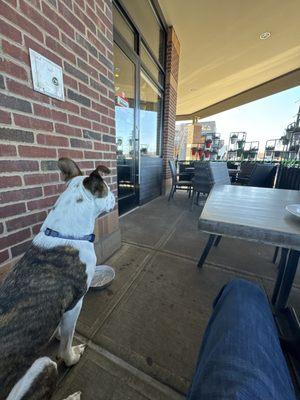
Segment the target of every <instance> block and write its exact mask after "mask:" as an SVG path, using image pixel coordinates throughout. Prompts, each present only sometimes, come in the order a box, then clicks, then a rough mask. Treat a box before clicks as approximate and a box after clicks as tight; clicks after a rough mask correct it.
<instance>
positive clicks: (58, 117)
mask: <svg viewBox="0 0 300 400" xmlns="http://www.w3.org/2000/svg"><path fill="white" fill-rule="evenodd" d="M33 111H34V114H35V115H38V116H40V117H44V118H48V119H50V120H54V121H60V122H67V120H68V118H67V114H66V113H65V112H62V111H57V110H54V109H52V108H49V107H44V106H41V105H40V104H34V105H33Z"/></svg>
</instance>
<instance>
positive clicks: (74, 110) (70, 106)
mask: <svg viewBox="0 0 300 400" xmlns="http://www.w3.org/2000/svg"><path fill="white" fill-rule="evenodd" d="M51 101H52V104H53V105H54V106H56V107H58V108H60V109H63V110H68V111H71V112H72V113H73V114H79V106H77V105H76V104H73V103H70V102H68V101H66V100H65V101H58V100H55V99H52V100H51Z"/></svg>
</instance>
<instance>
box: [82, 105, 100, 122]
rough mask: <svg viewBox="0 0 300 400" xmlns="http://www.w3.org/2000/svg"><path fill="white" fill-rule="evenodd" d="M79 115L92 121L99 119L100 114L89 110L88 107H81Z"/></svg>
mask: <svg viewBox="0 0 300 400" xmlns="http://www.w3.org/2000/svg"><path fill="white" fill-rule="evenodd" d="M81 115H82V116H83V117H84V118H88V119H90V120H94V121H100V115H99V114H98V113H96V112H95V111H92V110H89V109H88V108H83V107H82V108H81Z"/></svg>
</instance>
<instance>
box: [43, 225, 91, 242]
mask: <svg viewBox="0 0 300 400" xmlns="http://www.w3.org/2000/svg"><path fill="white" fill-rule="evenodd" d="M44 233H45V235H46V236H51V237H56V238H59V239H67V240H86V241H88V242H91V243H93V242H94V241H95V235H94V234H93V233H91V234H90V235H84V236H81V237H75V236H72V235H62V234H61V233H59V232H57V231H54V230H53V229H50V228H46V230H45V231H44Z"/></svg>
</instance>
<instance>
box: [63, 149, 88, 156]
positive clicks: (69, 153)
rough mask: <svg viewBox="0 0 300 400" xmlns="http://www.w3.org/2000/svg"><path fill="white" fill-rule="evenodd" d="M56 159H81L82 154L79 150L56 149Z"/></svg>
mask: <svg viewBox="0 0 300 400" xmlns="http://www.w3.org/2000/svg"><path fill="white" fill-rule="evenodd" d="M58 157H59V158H60V157H69V158H82V157H83V152H82V151H81V150H70V149H58Z"/></svg>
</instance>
